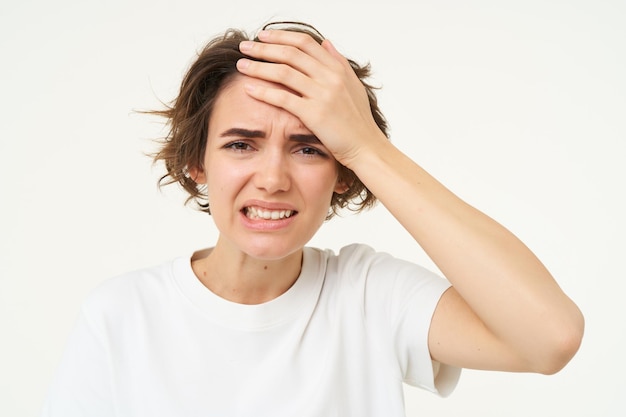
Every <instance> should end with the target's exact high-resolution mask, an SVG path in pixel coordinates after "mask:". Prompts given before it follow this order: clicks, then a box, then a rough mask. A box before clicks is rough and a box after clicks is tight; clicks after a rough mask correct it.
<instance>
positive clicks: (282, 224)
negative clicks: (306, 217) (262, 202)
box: [241, 212, 298, 232]
mask: <svg viewBox="0 0 626 417" xmlns="http://www.w3.org/2000/svg"><path fill="white" fill-rule="evenodd" d="M297 215H298V214H297V213H296V214H293V215H291V216H290V217H285V218H283V219H278V220H265V219H251V218H249V217H248V216H246V215H245V214H244V213H243V212H241V221H242V223H243V225H244V226H245V227H246V228H248V229H252V230H256V231H261V232H262V231H267V232H271V231H274V230H280V229H284V228H286V227H287V226H289V225H290V224H291V223H292V222H293V219H294V217H296V216H297Z"/></svg>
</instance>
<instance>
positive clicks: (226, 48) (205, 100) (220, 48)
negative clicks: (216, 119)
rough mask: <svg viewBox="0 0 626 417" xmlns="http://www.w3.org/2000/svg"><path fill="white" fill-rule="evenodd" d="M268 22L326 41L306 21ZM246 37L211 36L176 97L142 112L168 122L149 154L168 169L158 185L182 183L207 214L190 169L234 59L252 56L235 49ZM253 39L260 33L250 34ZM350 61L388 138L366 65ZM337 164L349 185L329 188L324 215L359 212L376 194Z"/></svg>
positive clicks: (233, 71)
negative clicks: (162, 106) (332, 190)
mask: <svg viewBox="0 0 626 417" xmlns="http://www.w3.org/2000/svg"><path fill="white" fill-rule="evenodd" d="M270 26H280V29H283V30H292V31H298V32H303V33H307V34H308V35H310V36H311V37H313V38H314V39H315V40H316V41H317V42H318V43H322V41H323V40H324V38H323V36H322V35H321V34H320V33H319V32H318V31H317V30H316V29H315V28H314V27H313V26H311V25H308V24H306V23H302V22H273V23H269V24H267V25H265V26H264V27H263V29H266V28H269V27H270ZM250 39H251V37H249V36H248V35H247V34H246V33H245V32H243V31H242V30H239V29H228V30H227V31H226V32H224V34H223V35H221V36H218V37H216V38H214V39H212V40H210V41H209V42H208V43H207V44H206V46H205V47H204V48H203V49H202V50H201V51H200V53H199V54H198V57H197V59H196V60H195V61H194V62H193V63H192V65H191V66H190V68H189V69H188V71H187V73H186V74H185V76H184V78H183V81H182V83H181V86H180V91H179V93H178V96H177V97H176V98H175V99H174V100H173V101H172V102H171V103H170V104H168V105H165V109H162V110H152V111H147V112H146V113H149V114H154V115H158V116H162V117H164V118H165V119H166V122H167V126H168V127H169V129H168V133H167V135H166V136H165V137H164V138H162V139H160V140H159V141H158V142H159V149H158V151H157V152H155V153H154V154H152V157H153V162H154V163H155V164H156V163H158V162H160V161H163V163H164V164H165V169H166V173H165V174H164V175H163V176H162V177H160V178H159V180H158V186H159V188H161V187H163V186H165V185H169V184H174V183H178V184H180V185H181V186H182V188H183V189H184V190H185V191H186V192H187V193H188V194H189V197H188V198H187V200H186V203H189V202H190V201H195V202H196V203H197V204H198V208H199V209H200V210H201V211H204V212H206V213H208V214H211V209H210V207H209V203H208V195H207V192H206V186H204V185H203V184H198V183H196V182H195V181H194V180H193V178H191V176H190V175H189V171H190V170H192V169H201V168H202V166H203V160H204V154H205V150H206V141H207V135H208V130H209V123H211V114H212V112H213V108H214V106H215V102H216V100H217V97H218V96H219V94H220V92H221V91H222V89H223V88H224V86H226V85H227V84H228V83H229V82H230V81H231V80H232V79H233V77H234V76H235V75H237V74H239V71H238V70H237V68H236V64H237V61H238V60H239V59H241V58H244V57H245V58H248V59H254V58H251V57H249V56H246V55H244V54H242V53H241V52H240V51H239V43H240V42H241V41H244V40H250ZM253 40H258V38H257V37H254V38H253ZM348 61H349V62H350V65H351V67H352V69H353V70H354V73H355V74H356V75H357V77H358V78H359V79H360V80H361V83H362V84H363V86H364V87H365V89H366V91H367V96H368V99H369V104H370V108H371V111H372V115H373V117H374V120H375V121H376V124H377V125H378V127H379V128H380V130H381V131H382V132H383V133H384V134H385V136H387V137H389V135H388V131H387V130H388V127H387V122H386V120H385V117H384V116H383V114H382V113H381V111H380V109H379V108H378V102H377V99H376V95H375V94H374V90H375V88H374V87H373V86H371V85H370V84H368V83H367V82H366V79H367V78H368V77H369V76H370V75H371V71H370V65H369V64H366V65H364V66H361V65H359V64H357V63H356V62H354V61H352V60H348ZM337 165H338V175H339V180H340V181H342V182H343V183H344V184H345V185H346V186H348V189H347V190H346V191H345V192H343V193H341V194H339V193H333V196H332V199H331V203H330V207H329V214H328V216H327V219H330V218H331V217H333V215H335V214H337V213H338V212H339V210H340V209H342V208H348V209H349V210H352V211H355V212H359V211H362V210H363V209H366V208H369V207H371V206H373V205H374V204H375V203H376V197H375V196H374V194H372V193H371V192H370V190H368V189H367V187H366V186H365V185H364V184H363V183H362V182H361V180H360V179H359V178H358V177H357V176H356V174H355V173H354V172H353V171H352V170H350V169H348V168H347V167H345V166H343V165H341V164H339V162H337Z"/></svg>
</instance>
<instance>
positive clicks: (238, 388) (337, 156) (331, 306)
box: [43, 23, 583, 417]
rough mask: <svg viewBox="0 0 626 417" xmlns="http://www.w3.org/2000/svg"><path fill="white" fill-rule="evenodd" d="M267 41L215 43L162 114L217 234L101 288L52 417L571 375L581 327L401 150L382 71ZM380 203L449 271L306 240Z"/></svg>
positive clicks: (299, 406) (346, 401)
mask: <svg viewBox="0 0 626 417" xmlns="http://www.w3.org/2000/svg"><path fill="white" fill-rule="evenodd" d="M281 28H282V30H281ZM266 29H268V30H262V31H260V32H259V33H258V35H257V38H255V40H254V41H250V40H248V39H247V37H246V35H245V34H244V33H243V32H240V31H235V30H231V31H228V32H226V33H225V34H224V36H222V37H219V38H216V39H214V40H213V41H211V42H210V43H209V44H208V45H207V46H206V48H205V49H204V50H203V51H202V52H201V53H200V55H199V57H198V59H197V60H196V61H195V63H194V64H193V65H192V67H191V68H190V70H189V71H188V73H187V75H186V77H185V79H184V81H183V83H182V86H181V90H180V94H179V96H178V98H177V99H176V100H175V102H174V104H173V105H172V107H171V108H169V109H167V110H165V111H160V112H156V113H158V114H161V115H163V116H165V117H167V118H168V121H169V123H170V127H171V130H170V134H169V136H168V137H167V138H166V140H165V141H164V143H163V147H162V148H161V150H160V151H159V152H158V154H157V155H156V156H155V160H157V161H164V162H165V165H166V168H167V174H166V175H165V176H164V177H163V178H162V181H164V182H166V183H167V182H179V183H180V184H181V185H182V186H183V187H184V188H185V189H186V190H187V191H188V192H189V193H190V199H197V200H198V201H199V203H200V206H201V208H202V209H203V210H205V211H206V212H208V213H210V214H211V215H212V217H213V219H214V221H215V224H216V226H217V228H218V230H219V232H220V234H219V238H218V240H217V242H216V243H215V244H214V246H213V247H212V248H209V249H206V250H202V251H198V252H196V253H195V254H193V255H192V256H191V257H189V258H179V259H176V260H174V261H173V262H168V263H165V264H163V265H161V266H158V267H154V268H148V269H145V270H141V271H135V272H132V273H129V274H126V275H124V276H122V277H118V278H116V279H113V280H110V281H108V282H107V283H105V284H104V285H102V286H101V287H100V288H98V289H97V290H96V291H94V293H93V294H92V295H91V296H90V297H89V299H88V300H87V301H86V302H85V304H84V306H83V309H82V311H81V315H80V319H79V323H78V326H77V329H76V330H75V332H74V333H73V336H72V338H71V340H70V342H69V346H68V349H67V351H66V354H65V357H64V359H63V362H62V364H61V367H60V369H59V372H58V375H57V378H56V379H55V382H54V384H53V387H52V390H51V393H50V395H49V398H48V401H47V403H46V406H45V411H44V414H43V415H44V416H63V417H68V416H84V415H89V416H151V417H154V416H173V415H176V416H201V415H202V416H207V415H219V416H234V415H237V416H239V415H241V416H247V415H255V416H264V415H272V416H282V415H285V416H287V415H289V416H293V415H300V416H322V415H323V416H331V415H337V416H346V415H355V416H380V415H385V416H395V415H397V416H401V415H404V406H403V399H402V382H403V381H404V382H407V383H409V384H412V385H415V386H419V387H422V388H425V389H427V390H430V391H433V392H437V393H439V394H440V395H447V394H448V393H449V392H450V391H451V390H452V389H453V388H454V385H455V384H456V381H457V379H458V376H459V370H460V369H461V368H464V367H465V368H473V369H488V370H502V371H515V372H539V373H544V374H551V373H554V372H557V371H558V370H560V369H561V368H562V367H563V366H564V365H565V364H566V363H567V362H568V361H569V360H570V359H571V357H572V356H573V355H574V353H575V352H576V350H577V349H578V346H579V344H580V340H581V337H582V333H583V318H582V315H581V313H580V312H579V310H578V309H577V307H576V305H575V304H574V303H573V302H572V301H571V300H570V299H569V298H568V297H567V296H566V295H565V294H564V293H563V292H562V291H561V289H560V288H559V287H558V285H557V284H556V282H555V281H554V279H553V278H552V276H551V275H550V273H549V272H548V271H547V270H546V269H545V267H544V266H543V265H542V264H541V262H540V261H539V260H538V259H537V258H536V257H535V256H534V255H533V254H532V253H531V251H530V250H529V249H528V248H526V246H524V244H523V243H521V242H520V241H519V240H518V239H517V238H516V237H515V236H514V235H512V234H511V233H510V232H509V231H507V230H506V229H505V228H503V227H502V226H501V225H499V224H498V223H496V222H495V221H493V220H492V219H490V218H489V217H487V216H486V215H485V214H483V213H481V212H480V211H478V210H476V209H475V208H473V207H471V206H469V205H468V204H466V203H465V202H463V201H462V200H460V199H459V198H458V197H457V196H455V195H454V194H453V193H451V192H450V191H449V190H447V189H446V188H445V187H444V186H443V185H442V184H440V183H439V182H437V181H436V180H435V179H434V178H433V177H431V176H430V175H429V174H428V173H427V172H425V171H424V170H423V169H422V168H421V167H420V166H419V165H418V164H416V163H415V162H414V161H412V160H411V159H409V158H408V157H407V156H406V155H404V154H403V153H402V152H400V151H399V150H398V149H397V148H395V147H394V146H393V145H392V144H391V143H390V142H389V141H388V139H387V135H386V124H385V121H384V118H383V116H382V114H381V113H380V111H379V110H378V106H377V104H376V100H375V96H374V94H373V90H372V88H371V87H370V86H368V85H367V84H366V82H365V79H366V78H367V76H368V74H369V72H368V68H366V67H365V68H364V67H360V66H359V65H357V64H356V63H355V62H352V61H349V60H347V59H346V58H344V57H343V56H342V55H341V54H340V53H339V52H337V50H336V49H335V48H334V47H333V45H332V43H331V42H329V41H328V40H323V38H322V37H321V35H319V33H318V32H317V31H315V30H314V29H313V28H312V27H310V26H308V25H306V24H301V23H294V24H291V25H287V27H285V25H284V24H283V25H281V26H277V25H273V26H272V25H269V27H266ZM269 29H271V30H269ZM374 196H376V197H374ZM376 198H377V199H379V200H380V201H381V202H382V203H383V204H384V206H385V207H386V208H387V209H388V210H389V211H390V212H391V213H392V214H393V215H394V216H395V217H396V219H397V220H398V221H399V222H400V223H401V224H402V225H403V226H404V228H405V229H406V230H407V231H408V232H409V233H410V234H411V235H412V236H413V238H414V239H415V241H416V243H417V244H418V245H420V246H421V247H422V248H423V249H424V250H425V251H426V252H427V254H428V255H429V256H430V257H431V258H432V260H433V261H434V262H435V263H436V264H437V266H438V267H439V268H440V270H441V271H442V272H443V274H444V275H445V278H446V279H442V278H439V277H437V276H435V275H434V274H432V273H430V272H428V271H426V270H424V269H422V268H420V267H419V266H416V265H413V264H411V263H408V262H405V261H401V260H398V259H394V258H392V257H391V256H389V255H386V254H382V253H377V252H375V251H374V250H373V249H371V248H369V247H366V246H364V245H360V244H354V245H350V246H347V247H345V248H343V249H341V251H340V252H339V253H337V254H334V253H332V252H331V251H328V250H319V249H315V248H310V247H306V246H305V245H306V243H307V242H308V241H309V240H310V238H311V237H312V236H313V235H314V234H315V232H316V231H317V230H318V228H319V227H320V225H321V224H322V223H323V222H324V220H325V219H327V218H329V217H331V216H332V215H333V214H334V213H335V212H336V211H337V210H339V209H341V208H343V207H348V206H350V207H352V208H353V209H355V210H361V209H363V208H366V207H369V206H371V205H372V204H373V203H374V201H375V199H376ZM416 249H417V245H416Z"/></svg>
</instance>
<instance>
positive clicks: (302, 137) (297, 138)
mask: <svg viewBox="0 0 626 417" xmlns="http://www.w3.org/2000/svg"><path fill="white" fill-rule="evenodd" d="M229 136H237V137H242V138H246V139H255V138H264V137H265V136H266V135H265V132H264V131H262V130H250V129H244V128H241V127H233V128H230V129H228V130H225V131H224V132H222V133H221V134H220V137H223V138H224V137H229ZM289 140H290V141H293V142H299V143H309V144H317V145H321V144H322V142H321V141H320V140H319V139H318V138H317V136H315V135H313V134H306V133H294V134H291V135H289Z"/></svg>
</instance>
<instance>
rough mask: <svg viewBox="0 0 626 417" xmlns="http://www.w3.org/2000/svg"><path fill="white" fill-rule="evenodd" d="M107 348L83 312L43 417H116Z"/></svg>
mask: <svg viewBox="0 0 626 417" xmlns="http://www.w3.org/2000/svg"><path fill="white" fill-rule="evenodd" d="M110 381H111V376H110V368H109V366H108V360H107V352H106V348H105V344H104V343H103V341H102V339H101V337H100V336H99V334H98V331H97V329H95V328H94V326H93V325H92V324H91V323H90V322H89V319H88V316H87V314H86V313H85V311H84V309H83V310H81V312H80V314H79V317H78V320H77V323H76V325H75V327H74V329H73V332H72V333H71V334H70V337H69V339H68V342H67V346H66V348H65V352H64V354H63V357H62V359H61V363H60V365H59V367H58V369H57V371H56V374H55V376H54V379H53V381H52V384H51V386H50V389H49V392H48V396H47V398H46V400H45V402H44V406H43V410H42V414H41V416H42V417H85V416H90V417H112V416H114V415H115V411H114V401H113V398H112V389H111V386H110Z"/></svg>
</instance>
